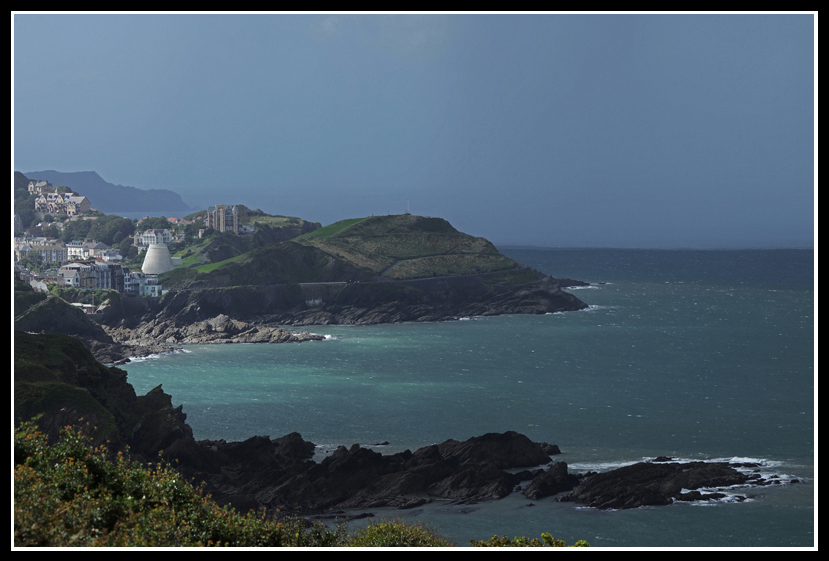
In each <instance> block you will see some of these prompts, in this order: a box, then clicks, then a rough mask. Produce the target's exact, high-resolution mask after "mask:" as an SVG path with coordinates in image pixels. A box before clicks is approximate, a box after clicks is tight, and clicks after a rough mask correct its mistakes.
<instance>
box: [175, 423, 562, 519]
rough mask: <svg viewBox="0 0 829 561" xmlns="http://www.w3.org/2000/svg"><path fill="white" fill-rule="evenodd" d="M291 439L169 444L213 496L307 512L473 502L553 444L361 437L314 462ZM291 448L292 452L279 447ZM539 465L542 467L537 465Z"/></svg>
mask: <svg viewBox="0 0 829 561" xmlns="http://www.w3.org/2000/svg"><path fill="white" fill-rule="evenodd" d="M283 438H289V442H290V445H289V446H288V445H286V444H285V443H284V442H282V441H271V440H270V439H268V438H267V437H260V438H257V439H250V440H248V441H245V442H244V443H241V444H239V443H226V442H222V441H220V442H215V441H203V442H199V443H197V444H198V451H197V452H196V453H193V452H192V450H191V451H190V456H189V457H184V455H182V454H178V453H175V452H170V451H168V454H170V457H176V459H178V460H179V464H180V465H181V466H182V469H183V470H184V471H185V473H187V474H188V475H190V476H191V477H193V478H194V479H195V480H200V481H201V480H203V481H205V482H206V483H207V488H208V490H209V491H210V492H211V493H212V494H213V496H214V497H216V498H217V500H220V501H226V502H228V503H231V504H234V505H235V506H242V505H251V504H256V505H257V506H258V507H268V508H279V509H281V510H285V509H291V508H294V507H299V508H300V509H301V510H302V511H304V512H309V511H324V510H326V509H331V508H337V509H344V508H374V507H380V506H396V507H399V508H407V507H411V506H414V505H420V504H424V503H426V502H430V501H432V500H434V499H436V498H441V499H450V500H454V501H456V502H458V503H474V502H480V501H487V500H494V499H499V498H503V497H505V496H506V495H508V494H510V493H511V492H512V489H513V488H514V487H515V485H516V484H517V483H518V482H520V481H521V478H522V477H523V473H525V472H522V473H521V474H512V473H509V472H507V471H505V469H506V468H513V467H534V466H539V465H542V464H546V463H548V462H549V461H550V457H549V453H550V451H555V450H556V448H555V447H552V446H550V445H547V444H543V443H535V442H532V441H531V440H530V439H529V438H527V437H526V436H524V435H521V434H519V433H516V432H506V433H502V434H496V433H491V434H486V435H483V436H480V437H475V438H471V439H469V440H466V441H463V442H459V441H456V440H447V441H445V442H443V443H441V444H436V445H431V446H426V447H423V448H420V449H418V450H417V451H415V452H414V453H412V452H411V451H409V450H406V451H405V452H400V453H398V454H392V455H382V454H380V453H378V452H375V451H373V450H369V449H367V448H363V447H361V446H360V445H358V444H354V445H352V446H351V447H350V448H346V447H345V446H340V447H339V448H337V450H336V451H334V453H333V454H331V455H330V456H328V457H326V458H325V459H323V460H322V461H321V462H319V463H315V462H312V461H310V460H309V458H310V449H311V448H312V447H313V445H310V446H309V444H308V443H304V441H302V440H301V437H299V435H296V434H293V435H289V437H283ZM288 449H291V450H293V451H294V452H293V454H292V455H290V454H285V453H284V451H287V450H288ZM539 471H540V470H539Z"/></svg>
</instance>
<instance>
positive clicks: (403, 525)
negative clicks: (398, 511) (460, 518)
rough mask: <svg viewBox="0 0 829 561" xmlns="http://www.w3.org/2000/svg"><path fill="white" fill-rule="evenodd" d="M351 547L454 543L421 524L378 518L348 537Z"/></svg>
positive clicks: (451, 544)
mask: <svg viewBox="0 0 829 561" xmlns="http://www.w3.org/2000/svg"><path fill="white" fill-rule="evenodd" d="M348 545H349V546H352V547H451V546H453V545H454V544H453V543H452V542H450V541H449V540H447V539H446V538H443V537H441V536H440V535H438V534H437V533H436V532H435V531H434V530H432V529H431V528H429V527H428V526H425V525H423V524H419V523H414V524H410V523H407V522H402V521H400V520H396V519H395V520H379V521H373V522H371V523H370V524H369V525H368V526H367V527H366V528H361V529H359V530H357V531H356V533H355V534H354V535H352V536H351V537H350V538H349V539H348Z"/></svg>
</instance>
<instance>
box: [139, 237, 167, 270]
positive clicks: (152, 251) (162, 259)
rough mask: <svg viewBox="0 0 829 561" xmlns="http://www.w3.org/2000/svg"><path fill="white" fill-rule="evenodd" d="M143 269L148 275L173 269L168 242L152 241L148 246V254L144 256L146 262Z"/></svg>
mask: <svg viewBox="0 0 829 561" xmlns="http://www.w3.org/2000/svg"><path fill="white" fill-rule="evenodd" d="M141 270H142V271H144V274H146V275H160V274H161V273H166V272H167V271H172V270H173V260H172V259H171V258H170V250H169V249H167V244H163V243H151V244H150V247H148V248H147V255H146V256H145V257H144V264H143V265H142V266H141Z"/></svg>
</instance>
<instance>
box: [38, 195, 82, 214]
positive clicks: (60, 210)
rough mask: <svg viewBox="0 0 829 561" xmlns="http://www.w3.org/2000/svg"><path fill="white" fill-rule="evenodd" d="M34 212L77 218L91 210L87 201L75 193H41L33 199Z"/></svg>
mask: <svg viewBox="0 0 829 561" xmlns="http://www.w3.org/2000/svg"><path fill="white" fill-rule="evenodd" d="M35 210H36V211H38V212H44V213H48V214H52V215H57V214H67V215H69V216H78V215H80V214H87V213H89V212H90V211H91V210H92V205H91V204H90V203H89V199H87V198H86V197H82V196H80V195H76V194H75V193H42V194H41V195H40V196H39V197H38V198H37V199H35Z"/></svg>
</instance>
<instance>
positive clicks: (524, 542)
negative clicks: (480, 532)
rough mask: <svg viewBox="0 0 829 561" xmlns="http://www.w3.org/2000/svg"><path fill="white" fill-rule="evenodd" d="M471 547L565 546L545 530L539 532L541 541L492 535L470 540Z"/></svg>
mask: <svg viewBox="0 0 829 561" xmlns="http://www.w3.org/2000/svg"><path fill="white" fill-rule="evenodd" d="M469 543H470V545H471V546H472V547H566V544H565V543H564V540H557V539H555V538H554V537H553V536H551V535H550V534H548V533H547V532H544V533H543V534H541V541H539V540H538V538H533V539H529V538H525V537H523V536H515V537H514V538H512V539H509V538H507V537H506V536H501V537H498V536H492V537H491V538H489V539H488V540H487V541H477V540H471V541H470V542H469ZM589 545H590V544H589V543H587V542H586V541H584V540H579V541H577V542H576V543H575V544H573V547H588V546H589Z"/></svg>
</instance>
